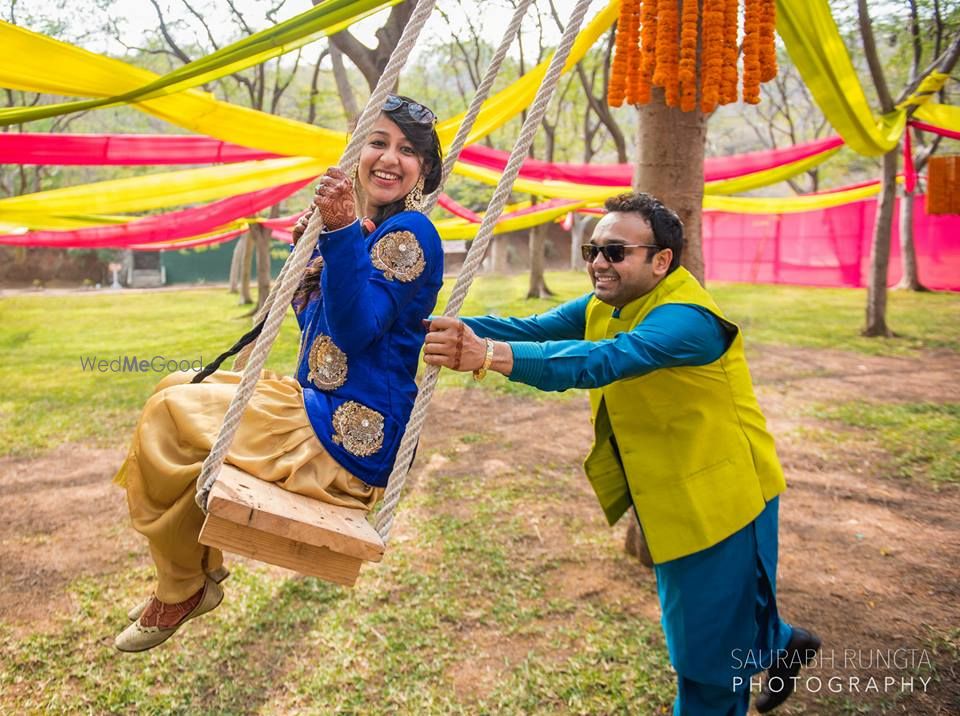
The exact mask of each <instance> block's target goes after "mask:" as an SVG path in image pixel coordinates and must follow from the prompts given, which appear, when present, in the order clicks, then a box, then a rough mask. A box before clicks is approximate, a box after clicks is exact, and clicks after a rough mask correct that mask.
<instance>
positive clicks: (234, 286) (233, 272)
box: [230, 237, 243, 293]
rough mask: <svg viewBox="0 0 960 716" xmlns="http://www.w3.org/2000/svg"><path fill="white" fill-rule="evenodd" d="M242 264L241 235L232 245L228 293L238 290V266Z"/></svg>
mask: <svg viewBox="0 0 960 716" xmlns="http://www.w3.org/2000/svg"><path fill="white" fill-rule="evenodd" d="M242 264H243V237H241V238H240V239H239V240H238V241H237V243H236V244H234V245H233V256H232V257H231V258H230V293H238V292H239V291H240V266H241V265H242Z"/></svg>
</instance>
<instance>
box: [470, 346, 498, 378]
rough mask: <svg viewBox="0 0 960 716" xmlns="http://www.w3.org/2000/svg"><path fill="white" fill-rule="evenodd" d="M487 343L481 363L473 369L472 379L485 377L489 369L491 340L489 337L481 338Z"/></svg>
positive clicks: (491, 354)
mask: <svg viewBox="0 0 960 716" xmlns="http://www.w3.org/2000/svg"><path fill="white" fill-rule="evenodd" d="M483 340H484V341H485V342H486V344H487V353H486V355H485V356H484V357H483V365H482V366H480V367H479V368H477V369H476V370H475V371H473V379H474V380H483V379H484V378H486V377H487V371H488V370H489V369H490V364H491V363H493V341H491V340H490V339H489V338H484V339H483Z"/></svg>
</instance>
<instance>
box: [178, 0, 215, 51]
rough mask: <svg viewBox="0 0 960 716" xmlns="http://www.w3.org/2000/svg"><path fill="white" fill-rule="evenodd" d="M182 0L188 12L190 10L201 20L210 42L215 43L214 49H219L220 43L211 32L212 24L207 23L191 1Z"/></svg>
mask: <svg viewBox="0 0 960 716" xmlns="http://www.w3.org/2000/svg"><path fill="white" fill-rule="evenodd" d="M181 2H183V6H184V7H185V8H187V12H189V13H190V14H191V15H193V16H194V17H195V18H197V20H199V21H200V26H201V27H202V28H203V29H204V30H205V31H206V33H207V39H208V40H210V44H211V45H213V49H214V50H219V49H220V45H218V44H217V40H216V38H215V37H214V36H213V33H212V32H210V25H208V24H207V21H206V19H205V18H204V17H203V15H201V14H200V13H199V12H198V11H197V10H195V9H194V8H193V6H192V5H191V4H190V3H189V2H187V0H181Z"/></svg>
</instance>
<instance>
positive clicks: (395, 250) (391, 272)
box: [370, 231, 426, 283]
mask: <svg viewBox="0 0 960 716" xmlns="http://www.w3.org/2000/svg"><path fill="white" fill-rule="evenodd" d="M370 259H371V261H373V265H374V266H375V267H376V268H378V269H380V270H381V271H383V275H384V276H386V278H387V280H393V279H397V280H399V281H401V282H403V283H409V282H410V281H413V280H414V279H415V278H416V277H417V276H419V275H420V274H422V273H423V269H424V267H425V266H426V262H425V261H424V259H423V249H421V248H420V242H419V241H417V237H416V236H414V235H413V232H411V231H391V232H390V233H389V234H385V235H384V236H383V237H381V238H380V240H379V241H377V243H375V244H374V245H373V248H372V249H370Z"/></svg>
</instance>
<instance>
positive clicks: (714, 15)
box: [700, 0, 726, 114]
mask: <svg viewBox="0 0 960 716" xmlns="http://www.w3.org/2000/svg"><path fill="white" fill-rule="evenodd" d="M725 4H726V2H725V0H704V2H703V23H702V27H703V40H702V48H701V51H700V52H701V60H700V68H701V71H700V111H702V112H703V113H704V114H709V113H710V112H712V111H713V110H715V109H716V108H717V104H718V103H719V101H720V82H721V79H722V77H723V11H724V6H725Z"/></svg>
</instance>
